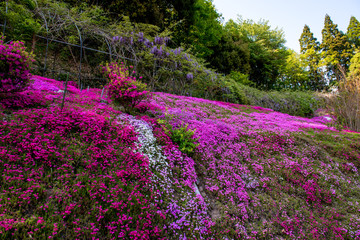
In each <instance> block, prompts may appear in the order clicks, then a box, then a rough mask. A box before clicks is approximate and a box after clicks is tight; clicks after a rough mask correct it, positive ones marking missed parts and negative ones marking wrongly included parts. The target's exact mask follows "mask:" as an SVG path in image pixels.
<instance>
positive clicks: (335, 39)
mask: <svg viewBox="0 0 360 240" xmlns="http://www.w3.org/2000/svg"><path fill="white" fill-rule="evenodd" d="M320 47H321V57H322V65H323V66H326V68H327V77H328V78H329V83H330V85H331V84H334V83H336V82H338V81H339V80H340V78H341V71H340V69H339V67H338V66H340V67H341V68H344V69H345V71H347V70H348V67H349V62H350V58H351V56H352V55H353V53H352V51H353V50H352V48H351V45H350V43H349V41H348V39H347V37H346V35H345V34H344V33H343V32H341V31H339V30H338V27H337V24H334V23H333V21H332V20H331V18H330V16H329V15H326V16H325V23H324V28H323V30H322V43H321V45H320Z"/></svg>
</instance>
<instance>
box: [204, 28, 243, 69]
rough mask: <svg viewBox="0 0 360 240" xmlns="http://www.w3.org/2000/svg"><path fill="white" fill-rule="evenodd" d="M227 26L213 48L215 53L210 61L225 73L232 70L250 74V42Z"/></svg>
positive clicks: (214, 66)
mask: <svg viewBox="0 0 360 240" xmlns="http://www.w3.org/2000/svg"><path fill="white" fill-rule="evenodd" d="M226 26H228V24H227V25H226ZM226 26H225V27H224V30H223V31H224V34H223V35H222V36H221V39H220V41H219V42H218V44H217V45H216V46H214V47H212V48H211V49H212V51H213V54H212V55H211V56H210V58H209V59H208V61H209V63H210V65H211V67H212V68H214V69H217V70H218V71H220V72H221V73H224V74H229V73H231V72H232V71H235V72H241V73H243V74H249V72H250V49H249V46H248V43H247V42H246V41H244V40H243V39H242V38H241V37H240V36H239V34H237V33H236V32H234V31H231V29H229V28H228V27H226Z"/></svg>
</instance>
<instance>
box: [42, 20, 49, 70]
mask: <svg viewBox="0 0 360 240" xmlns="http://www.w3.org/2000/svg"><path fill="white" fill-rule="evenodd" d="M44 21H45V27H46V50H45V60H44V69H43V76H44V75H45V72H46V61H47V54H48V49H49V29H48V25H47V21H46V19H45V18H44Z"/></svg>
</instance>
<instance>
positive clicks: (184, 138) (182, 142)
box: [158, 115, 199, 156]
mask: <svg viewBox="0 0 360 240" xmlns="http://www.w3.org/2000/svg"><path fill="white" fill-rule="evenodd" d="M171 119H172V116H171V115H170V116H169V115H166V119H158V123H159V124H160V125H162V126H163V129H164V131H165V133H166V134H167V135H168V136H169V137H170V138H171V140H172V141H173V142H174V143H176V144H177V145H178V146H179V150H180V151H181V152H183V153H185V154H186V155H188V156H192V155H193V153H194V151H195V149H196V147H197V146H199V144H197V140H198V139H195V138H194V134H195V130H192V129H190V128H189V126H188V124H186V125H184V124H181V125H180V126H173V125H171V124H170V121H171Z"/></svg>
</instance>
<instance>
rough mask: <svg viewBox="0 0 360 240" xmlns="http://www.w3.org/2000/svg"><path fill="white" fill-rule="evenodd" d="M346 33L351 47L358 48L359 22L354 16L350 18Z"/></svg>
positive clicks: (359, 45) (359, 42)
mask: <svg viewBox="0 0 360 240" xmlns="http://www.w3.org/2000/svg"><path fill="white" fill-rule="evenodd" d="M346 35H347V36H348V38H349V41H350V42H351V44H352V45H353V47H355V48H360V22H359V21H358V20H357V19H356V18H355V17H354V16H352V17H351V18H350V23H349V26H348V28H347V33H346Z"/></svg>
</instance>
